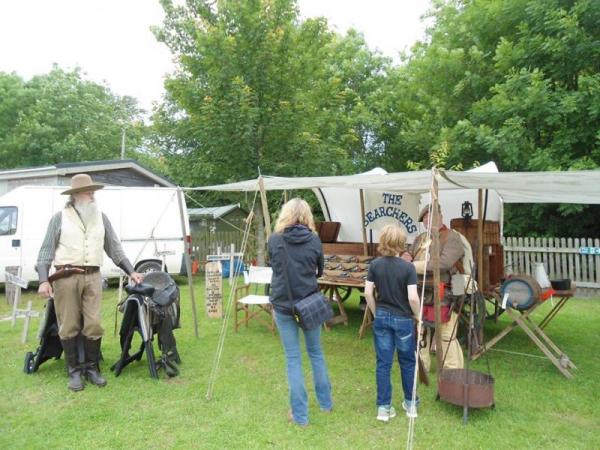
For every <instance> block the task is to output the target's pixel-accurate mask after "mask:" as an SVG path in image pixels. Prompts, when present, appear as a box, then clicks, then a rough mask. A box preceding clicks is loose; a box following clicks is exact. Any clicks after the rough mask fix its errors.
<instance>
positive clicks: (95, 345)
mask: <svg viewBox="0 0 600 450" xmlns="http://www.w3.org/2000/svg"><path fill="white" fill-rule="evenodd" d="M101 341H102V339H89V338H84V339H83V347H84V349H85V376H86V378H87V380H88V381H89V382H90V383H92V384H95V385H96V386H100V387H102V386H106V379H105V378H104V377H103V376H102V375H101V374H100V365H99V362H100V344H101Z"/></svg>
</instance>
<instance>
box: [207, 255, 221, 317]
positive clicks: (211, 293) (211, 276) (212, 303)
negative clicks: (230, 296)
mask: <svg viewBox="0 0 600 450" xmlns="http://www.w3.org/2000/svg"><path fill="white" fill-rule="evenodd" d="M204 270H205V274H206V275H205V276H206V313H207V314H208V317H218V318H221V317H223V278H222V276H221V273H222V269H221V263H220V262H219V261H213V262H208V263H206V268H205V269H204Z"/></svg>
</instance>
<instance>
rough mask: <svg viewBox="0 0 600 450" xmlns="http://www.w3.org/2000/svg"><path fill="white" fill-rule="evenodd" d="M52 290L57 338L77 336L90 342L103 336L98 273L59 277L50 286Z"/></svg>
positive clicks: (100, 281)
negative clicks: (80, 334)
mask: <svg viewBox="0 0 600 450" xmlns="http://www.w3.org/2000/svg"><path fill="white" fill-rule="evenodd" d="M53 288H54V307H55V309H56V318H57V320H58V335H59V336H60V338H61V339H69V338H72V337H75V336H77V335H78V334H79V333H82V334H83V335H84V336H85V337H87V338H90V339H98V338H100V337H102V335H103V334H104V330H103V329H102V325H101V324H100V321H101V320H100V319H101V318H100V306H101V301H102V277H101V276H100V271H98V272H95V273H90V274H74V275H71V276H70V277H67V278H61V279H60V280H56V281H55V282H54V283H53Z"/></svg>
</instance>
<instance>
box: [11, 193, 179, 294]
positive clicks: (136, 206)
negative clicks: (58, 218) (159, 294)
mask: <svg viewBox="0 0 600 450" xmlns="http://www.w3.org/2000/svg"><path fill="white" fill-rule="evenodd" d="M65 189H66V188H65V186H53V187H44V186H22V187H19V188H16V189H14V190H12V191H10V192H8V193H6V194H5V195H3V196H2V197H0V283H4V281H5V267H8V266H20V267H21V278H24V279H26V280H28V281H35V280H37V273H36V271H35V264H36V261H37V256H38V252H39V249H40V246H41V244H42V241H43V239H44V237H45V235H46V230H47V227H48V223H49V222H50V219H51V217H52V215H53V214H55V213H56V212H58V211H60V210H61V209H62V208H63V207H64V205H65V203H66V201H67V200H68V197H67V196H65V195H61V192H63V191H64V190H65ZM178 195H181V196H182V197H183V195H182V194H181V193H180V192H179V191H178V190H177V189H176V188H156V187H127V188H124V187H112V186H107V187H106V188H104V189H102V190H99V191H97V192H96V201H97V202H98V207H99V209H100V210H101V211H102V212H104V213H105V214H106V215H107V217H108V219H109V220H110V222H111V224H112V226H113V228H114V230H115V232H116V233H117V236H118V237H119V238H120V240H121V243H122V245H123V250H124V251H125V254H126V255H127V257H128V258H129V260H130V261H131V263H132V264H133V266H134V267H135V269H136V270H137V271H138V272H150V271H154V270H161V267H162V264H163V263H164V265H165V267H166V271H168V272H169V273H172V274H179V273H185V261H184V251H185V250H184V249H185V242H184V238H183V236H184V235H185V236H186V237H187V236H188V235H189V223H188V216H187V209H186V206H185V199H184V198H181V204H182V206H183V214H184V216H183V217H184V223H185V232H183V231H182V225H181V213H180V207H179V199H178ZM120 273H121V270H120V269H119V268H117V267H116V266H115V265H114V264H113V262H112V261H111V259H110V258H109V257H108V256H107V255H106V254H105V255H104V263H103V265H102V276H103V277H105V278H112V277H118V276H119V274H120Z"/></svg>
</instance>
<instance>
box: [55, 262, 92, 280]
mask: <svg viewBox="0 0 600 450" xmlns="http://www.w3.org/2000/svg"><path fill="white" fill-rule="evenodd" d="M75 273H85V270H84V269H81V268H79V267H71V266H68V265H67V266H64V267H62V268H61V269H58V270H57V271H56V272H54V273H53V274H52V275H50V276H49V277H48V282H49V283H54V282H55V281H56V280H60V279H61V278H67V277H70V276H71V275H73V274H75Z"/></svg>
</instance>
